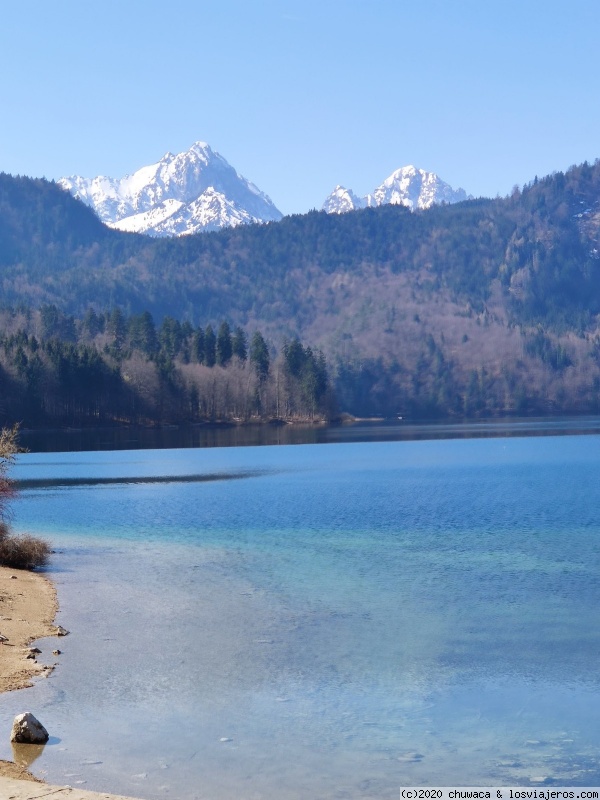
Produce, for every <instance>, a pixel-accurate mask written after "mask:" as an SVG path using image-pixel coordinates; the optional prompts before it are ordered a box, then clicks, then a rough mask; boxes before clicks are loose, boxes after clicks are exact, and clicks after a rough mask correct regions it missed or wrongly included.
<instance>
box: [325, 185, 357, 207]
mask: <svg viewBox="0 0 600 800" xmlns="http://www.w3.org/2000/svg"><path fill="white" fill-rule="evenodd" d="M365 205H366V203H365V201H364V200H363V199H362V198H361V197H357V196H356V195H355V194H354V192H353V191H352V189H346V188H345V187H344V186H340V185H339V184H338V185H337V186H336V187H335V189H334V190H333V192H331V194H330V195H329V196H328V197H327V199H326V200H325V202H324V203H323V211H327V213H328V214H343V213H345V212H346V211H354V210H355V209H357V208H364V207H365Z"/></svg>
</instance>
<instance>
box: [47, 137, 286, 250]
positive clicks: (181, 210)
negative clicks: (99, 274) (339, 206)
mask: <svg viewBox="0 0 600 800" xmlns="http://www.w3.org/2000/svg"><path fill="white" fill-rule="evenodd" d="M58 183H59V184H60V185H61V186H62V187H63V188H64V189H67V190H68V191H69V192H71V194H72V195H73V196H74V197H76V198H78V199H79V200H82V201H83V202H84V203H86V204H87V205H89V206H91V207H92V208H93V209H94V210H95V211H96V213H97V214H98V216H99V217H100V219H101V220H102V221H103V222H105V223H106V224H107V225H110V226H111V227H113V228H119V229H120V230H124V231H132V232H136V233H147V234H149V235H151V236H183V235H185V234H190V233H197V232H199V231H205V230H216V229H218V228H223V227H227V226H235V225H241V224H245V223H250V222H268V221H272V220H278V219H281V217H282V214H281V212H280V211H278V209H277V208H276V207H275V206H274V205H273V203H272V201H271V200H270V198H269V197H267V195H266V194H264V193H263V192H261V191H260V190H259V189H258V188H257V187H256V186H255V185H254V184H253V183H250V181H248V180H246V178H244V177H242V176H241V175H239V174H238V173H237V172H236V170H235V169H234V168H233V167H232V166H231V165H230V164H228V163H227V161H226V160H225V159H224V158H223V157H222V156H221V155H219V153H216V152H214V151H213V150H212V149H211V148H210V146H209V145H208V144H206V143H205V142H196V143H195V144H193V145H192V146H191V147H190V149H189V150H187V151H186V152H184V153H178V154H177V155H173V154H172V153H167V154H166V155H164V156H163V158H161V160H160V161H158V162H157V163H156V164H151V165H150V166H146V167H142V168H141V169H138V170H137V171H136V172H134V173H133V174H132V175H126V176H125V177H124V178H107V177H104V176H99V177H97V178H81V177H79V176H77V175H74V176H71V177H69V178H61V179H60V180H59V181H58Z"/></svg>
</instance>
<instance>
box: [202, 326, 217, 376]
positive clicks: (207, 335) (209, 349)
mask: <svg viewBox="0 0 600 800" xmlns="http://www.w3.org/2000/svg"><path fill="white" fill-rule="evenodd" d="M204 363H205V364H206V366H207V367H214V365H215V364H216V363H217V337H216V336H215V332H214V330H213V326H212V325H211V324H210V323H209V324H208V325H207V326H206V330H205V331H204Z"/></svg>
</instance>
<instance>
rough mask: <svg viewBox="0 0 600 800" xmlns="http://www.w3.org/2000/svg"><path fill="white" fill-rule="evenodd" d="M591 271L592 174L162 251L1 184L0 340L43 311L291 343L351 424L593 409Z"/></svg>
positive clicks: (599, 384) (597, 399) (47, 194)
mask: <svg viewBox="0 0 600 800" xmlns="http://www.w3.org/2000/svg"><path fill="white" fill-rule="evenodd" d="M599 265H600V161H598V162H596V163H595V164H592V165H590V164H582V165H580V166H578V167H572V168H571V169H569V170H568V171H567V172H565V173H563V172H556V173H554V174H552V175H549V176H547V177H545V178H542V179H540V180H538V179H537V178H536V179H535V180H534V181H532V182H531V183H530V184H528V185H526V186H525V187H523V189H522V190H521V191H519V190H515V191H513V193H512V194H511V195H510V197H505V198H495V199H489V200H481V199H480V200H467V201H465V202H462V203H456V204H451V205H433V206H432V207H431V208H429V209H427V210H424V211H419V212H418V213H412V212H411V211H410V209H409V208H407V207H404V206H402V205H392V204H387V205H381V206H377V207H371V208H364V209H359V210H357V211H355V212H354V213H352V214H327V213H325V212H318V211H313V212H310V213H308V214H304V215H300V214H298V215H293V216H289V217H284V218H283V219H282V220H281V221H279V222H276V223H272V224H269V225H239V226H237V227H230V228H226V229H224V230H221V231H217V232H212V233H207V234H204V235H202V236H181V237H174V238H160V239H151V238H149V237H147V236H139V235H133V234H124V233H122V232H120V231H118V230H113V229H110V228H107V227H106V226H104V225H102V224H101V223H100V221H99V220H98V219H97V217H96V216H95V215H94V213H93V212H92V211H91V209H89V208H87V207H86V206H85V205H83V204H82V203H80V202H79V201H77V200H75V199H74V198H72V197H71V196H70V195H69V194H68V193H67V192H65V191H64V190H62V189H61V188H60V187H59V186H57V185H56V184H52V183H48V182H45V181H41V180H31V179H26V178H15V177H12V176H9V175H1V174H0V279H1V281H2V284H1V285H2V303H3V306H4V307H5V308H6V307H7V306H11V307H12V308H13V309H18V311H16V312H15V313H17V318H15V320H14V321H13V322H12V323H11V325H12V328H11V329H10V335H13V336H14V337H18V333H19V330H20V325H21V322H20V321H19V318H20V317H25V316H26V314H27V307H33V308H40V307H44V306H56V307H57V308H58V309H60V311H61V312H63V313H66V314H78V315H83V314H85V313H86V311H87V309H88V308H89V307H92V308H94V309H96V310H97V311H99V310H102V309H114V308H116V307H119V308H121V309H123V310H125V311H126V312H127V313H128V314H139V313H141V312H150V313H151V314H152V315H153V317H154V319H155V320H156V322H157V323H160V321H161V320H162V319H163V318H165V317H169V316H170V317H173V318H177V319H179V320H181V321H184V320H185V321H187V322H188V323H189V324H190V325H192V326H199V325H202V326H206V325H207V324H208V323H210V324H211V325H212V326H213V327H214V326H216V325H218V324H219V322H220V321H221V320H226V321H227V322H228V323H229V324H230V325H231V326H237V325H241V326H242V327H243V328H244V329H245V330H247V331H248V332H249V334H250V335H251V334H252V332H253V331H255V330H257V329H259V330H261V331H262V332H263V333H264V335H265V337H266V338H267V339H268V340H269V342H270V343H272V344H273V346H274V347H275V348H278V347H281V346H282V343H283V342H284V340H285V338H287V340H288V342H289V341H292V340H293V338H294V337H295V336H298V337H300V339H301V340H302V341H303V342H305V343H307V344H308V345H309V346H310V347H311V348H320V349H322V350H323V351H324V353H325V354H326V356H327V359H328V363H330V364H331V365H333V368H334V369H335V371H336V376H337V377H336V380H337V387H338V396H339V397H340V398H341V400H340V404H341V408H342V409H343V410H349V411H351V412H354V413H360V415H361V416H370V415H372V414H384V413H385V414H388V413H389V414H392V413H393V414H398V413H400V414H404V413H405V409H409V411H410V413H412V414H414V415H421V416H423V415H438V416H440V415H462V414H464V415H471V416H472V415H485V414H497V413H534V412H535V413H540V414H548V413H560V412H565V413H567V412H570V413H582V412H585V413H592V414H597V413H599V412H600V269H599ZM19 315H20V317H19ZM1 346H3V345H2V342H1V341H0V347H1ZM15 346H16V345H15ZM313 352H314V350H313ZM21 361H22V359H21ZM0 366H1V365H0ZM10 369H13V367H10ZM14 369H25V367H24V366H23V365H21V367H19V366H18V365H15V366H14ZM32 369H33V367H32ZM32 374H33V373H32ZM5 378H6V375H4V374H3V372H2V369H0V399H1V397H2V386H3V381H4V380H5Z"/></svg>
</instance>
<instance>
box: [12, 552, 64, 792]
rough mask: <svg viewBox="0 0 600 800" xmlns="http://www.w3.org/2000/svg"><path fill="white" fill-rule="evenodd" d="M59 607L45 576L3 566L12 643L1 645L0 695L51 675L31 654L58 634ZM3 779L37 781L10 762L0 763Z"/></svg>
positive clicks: (52, 587) (23, 769) (54, 593)
mask: <svg viewBox="0 0 600 800" xmlns="http://www.w3.org/2000/svg"><path fill="white" fill-rule="evenodd" d="M57 607H58V606H57V601H56V592H55V590H54V586H53V585H52V584H51V583H50V581H49V580H48V579H47V578H45V577H44V576H43V575H39V574H37V573H35V572H27V571H24V570H18V569H16V570H15V569H8V568H6V567H0V634H2V636H6V637H7V640H8V641H6V642H4V643H2V644H0V692H9V691H12V690H14V689H23V688H25V687H26V686H31V681H32V678H34V677H36V676H38V675H44V674H48V673H49V672H51V669H44V667H43V666H42V665H41V664H38V663H37V662H36V661H35V660H33V659H28V658H27V655H28V654H29V647H28V645H29V644H30V642H32V641H33V640H34V639H40V638H41V637H42V636H51V635H52V634H53V633H54V632H55V627H54V625H53V620H54V617H55V615H56V611H57ZM46 660H48V659H46ZM23 710H24V711H27V710H28V709H23ZM9 734H10V731H0V735H2V736H6V737H7V738H8V736H9ZM0 776H4V777H7V778H27V779H29V780H35V779H34V778H33V776H31V775H30V774H29V773H28V772H27V770H26V769H25V768H24V767H22V766H20V765H18V764H14V763H12V762H9V761H0Z"/></svg>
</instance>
